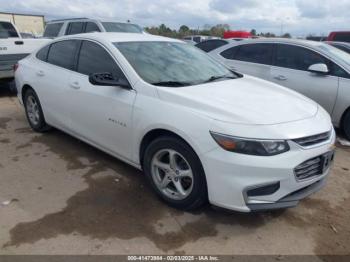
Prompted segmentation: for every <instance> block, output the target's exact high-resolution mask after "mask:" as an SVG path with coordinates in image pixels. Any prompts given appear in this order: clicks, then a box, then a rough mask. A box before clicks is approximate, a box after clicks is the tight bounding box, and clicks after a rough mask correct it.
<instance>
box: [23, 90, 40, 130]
mask: <svg viewBox="0 0 350 262" xmlns="http://www.w3.org/2000/svg"><path fill="white" fill-rule="evenodd" d="M26 106H27V114H28V118H29V121H30V122H31V123H32V124H33V125H37V124H38V123H39V120H40V113H39V106H38V103H37V101H36V99H35V97H33V96H28V98H27V103H26Z"/></svg>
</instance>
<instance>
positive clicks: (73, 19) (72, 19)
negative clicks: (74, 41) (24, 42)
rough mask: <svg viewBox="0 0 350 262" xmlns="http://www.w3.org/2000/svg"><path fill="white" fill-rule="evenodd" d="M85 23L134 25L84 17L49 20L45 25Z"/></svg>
mask: <svg viewBox="0 0 350 262" xmlns="http://www.w3.org/2000/svg"><path fill="white" fill-rule="evenodd" d="M81 21H83V22H86V21H97V22H101V23H103V22H114V23H121V24H134V23H129V22H125V21H118V20H113V19H97V18H86V17H80V18H67V19H57V20H51V21H48V22H47V24H54V23H63V22H81Z"/></svg>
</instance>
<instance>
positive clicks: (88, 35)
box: [57, 32, 183, 43]
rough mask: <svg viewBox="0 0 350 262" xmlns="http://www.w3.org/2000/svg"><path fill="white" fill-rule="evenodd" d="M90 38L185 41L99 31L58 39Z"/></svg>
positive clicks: (102, 40)
mask: <svg viewBox="0 0 350 262" xmlns="http://www.w3.org/2000/svg"><path fill="white" fill-rule="evenodd" d="M77 38H80V39H90V40H96V41H100V42H110V43H116V42H140V41H141V42H144V41H150V42H152V41H153V42H178V43H183V41H180V40H177V39H174V38H168V37H163V36H156V35H151V34H139V33H111V32H98V33H84V34H77V35H68V36H62V37H59V38H57V39H58V40H62V39H77Z"/></svg>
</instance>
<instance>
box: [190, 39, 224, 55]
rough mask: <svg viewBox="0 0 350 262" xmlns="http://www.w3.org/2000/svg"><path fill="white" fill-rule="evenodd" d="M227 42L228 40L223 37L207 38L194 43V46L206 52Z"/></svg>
mask: <svg viewBox="0 0 350 262" xmlns="http://www.w3.org/2000/svg"><path fill="white" fill-rule="evenodd" d="M229 42H230V41H229V40H224V39H209V40H205V41H202V42H200V43H198V44H196V45H195V46H196V47H198V48H199V49H201V50H203V51H204V52H206V53H208V52H210V51H212V50H214V49H216V48H219V47H221V46H224V45H227V44H228V43H229Z"/></svg>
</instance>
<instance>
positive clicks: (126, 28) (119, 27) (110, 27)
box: [102, 22, 142, 33]
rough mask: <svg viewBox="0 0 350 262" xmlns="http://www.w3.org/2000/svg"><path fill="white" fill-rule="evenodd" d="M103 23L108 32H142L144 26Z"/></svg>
mask: <svg viewBox="0 0 350 262" xmlns="http://www.w3.org/2000/svg"><path fill="white" fill-rule="evenodd" d="M102 25H103V27H104V28H105V30H106V32H118V33H142V28H141V27H139V26H138V25H135V24H129V23H116V22H103V23H102Z"/></svg>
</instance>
